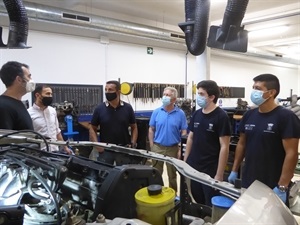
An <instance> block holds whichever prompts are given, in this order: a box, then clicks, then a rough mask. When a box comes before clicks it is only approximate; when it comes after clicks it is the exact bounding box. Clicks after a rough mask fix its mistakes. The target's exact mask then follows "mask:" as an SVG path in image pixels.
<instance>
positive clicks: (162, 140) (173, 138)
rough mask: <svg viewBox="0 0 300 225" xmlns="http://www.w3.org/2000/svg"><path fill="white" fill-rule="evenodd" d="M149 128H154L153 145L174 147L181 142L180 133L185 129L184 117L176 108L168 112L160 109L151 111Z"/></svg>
mask: <svg viewBox="0 0 300 225" xmlns="http://www.w3.org/2000/svg"><path fill="white" fill-rule="evenodd" d="M149 126H150V127H154V128H155V132H154V142H155V143H157V144H160V145H163V146H174V145H176V144H178V143H180V142H181V131H182V130H186V129H187V122H186V116H185V114H184V112H183V111H182V110H181V109H179V108H178V107H177V106H175V108H174V109H173V110H172V111H170V112H167V111H166V110H165V109H164V107H160V108H157V109H155V110H154V111H153V113H152V115H151V118H150V122H149Z"/></svg>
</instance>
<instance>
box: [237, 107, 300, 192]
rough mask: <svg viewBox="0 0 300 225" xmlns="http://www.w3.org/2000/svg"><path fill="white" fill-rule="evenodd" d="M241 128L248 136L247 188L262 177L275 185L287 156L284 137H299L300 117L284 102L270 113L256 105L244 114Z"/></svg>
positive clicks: (271, 186)
mask: <svg viewBox="0 0 300 225" xmlns="http://www.w3.org/2000/svg"><path fill="white" fill-rule="evenodd" d="M239 131H240V132H241V133H245V137H246V144H245V165H244V166H243V173H242V186H243V187H245V188H248V187H249V186H250V185H251V184H252V182H253V181H255V180H259V181H261V182H262V183H264V184H266V185H268V186H269V187H270V188H272V189H273V188H274V187H275V186H276V185H277V184H278V181H279V178H280V175H281V171H282V165H283V161H284V158H285V150H284V147H283V143H282V139H285V138H300V120H299V119H298V118H297V116H296V115H295V114H294V113H293V112H292V111H290V110H288V109H285V108H284V107H282V106H278V107H276V108H275V109H274V110H272V111H271V112H268V113H260V112H259V111H258V108H256V109H252V110H249V111H247V112H246V113H245V114H244V115H243V119H242V120H241V122H240V124H239Z"/></svg>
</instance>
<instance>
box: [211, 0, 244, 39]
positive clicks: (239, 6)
mask: <svg viewBox="0 0 300 225" xmlns="http://www.w3.org/2000/svg"><path fill="white" fill-rule="evenodd" d="M248 2H249V0H228V2H227V6H226V10H225V13H224V17H223V23H222V26H221V29H220V30H219V32H218V36H217V41H225V39H226V37H227V34H228V31H229V28H230V26H235V27H236V28H239V27H240V26H241V24H242V20H243V18H244V16H245V13H246V9H247V6H248Z"/></svg>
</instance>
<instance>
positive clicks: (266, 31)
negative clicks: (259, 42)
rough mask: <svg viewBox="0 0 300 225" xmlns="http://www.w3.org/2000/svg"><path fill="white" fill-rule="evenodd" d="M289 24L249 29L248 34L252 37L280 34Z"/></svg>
mask: <svg viewBox="0 0 300 225" xmlns="http://www.w3.org/2000/svg"><path fill="white" fill-rule="evenodd" d="M288 28H289V27H288V26H278V27H269V28H264V29H259V30H252V31H249V33H248V36H250V37H263V36H271V35H275V34H280V33H282V32H285V31H287V30H288Z"/></svg>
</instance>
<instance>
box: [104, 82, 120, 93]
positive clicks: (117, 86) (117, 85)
mask: <svg viewBox="0 0 300 225" xmlns="http://www.w3.org/2000/svg"><path fill="white" fill-rule="evenodd" d="M106 84H114V85H115V86H116V90H117V91H119V90H121V84H120V82H119V81H116V80H110V81H107V82H106Z"/></svg>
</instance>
